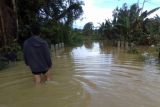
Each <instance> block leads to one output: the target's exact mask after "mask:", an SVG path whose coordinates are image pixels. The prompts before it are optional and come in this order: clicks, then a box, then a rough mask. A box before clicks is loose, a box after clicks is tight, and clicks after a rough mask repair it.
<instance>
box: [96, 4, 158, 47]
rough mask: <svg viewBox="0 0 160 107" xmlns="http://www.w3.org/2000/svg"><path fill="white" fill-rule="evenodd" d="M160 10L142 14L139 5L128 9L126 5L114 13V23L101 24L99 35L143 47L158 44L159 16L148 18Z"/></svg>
mask: <svg viewBox="0 0 160 107" xmlns="http://www.w3.org/2000/svg"><path fill="white" fill-rule="evenodd" d="M159 8H160V7H157V8H155V9H152V10H150V11H147V10H146V11H143V12H142V8H140V7H139V5H138V4H133V5H131V6H130V7H128V6H127V4H126V3H125V4H123V6H122V8H118V7H117V8H116V9H115V10H114V11H113V20H112V21H110V20H106V21H105V22H104V23H102V24H101V26H100V28H99V33H100V34H101V36H102V37H106V38H108V39H110V40H121V41H126V42H129V43H131V42H134V43H136V44H141V45H142V44H143V45H144V44H145V45H151V44H156V43H158V42H160V41H159V40H160V32H159V31H160V20H159V16H156V17H154V18H148V16H149V15H150V14H152V13H154V12H155V11H157V10H158V9H159Z"/></svg>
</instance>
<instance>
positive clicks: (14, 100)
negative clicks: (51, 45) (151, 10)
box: [0, 42, 160, 107]
mask: <svg viewBox="0 0 160 107" xmlns="http://www.w3.org/2000/svg"><path fill="white" fill-rule="evenodd" d="M147 49H148V48H146V49H145V48H141V51H142V52H144V51H147ZM52 56H53V57H52V59H53V67H52V69H51V71H52V77H53V81H52V82H49V83H46V84H43V85H42V86H39V87H36V86H35V85H34V82H33V76H32V74H31V72H30V70H29V68H27V67H26V66H25V65H24V63H23V62H18V63H17V64H16V65H14V66H12V67H10V68H8V69H5V70H3V71H1V72H0V107H159V106H160V67H159V66H158V63H157V62H156V60H155V59H154V57H153V58H146V60H145V61H143V60H141V58H140V55H135V54H127V53H126V52H125V50H124V49H120V48H117V47H110V46H109V45H107V44H105V43H104V42H102V43H100V42H91V43H85V44H84V45H82V46H81V47H76V48H63V49H60V50H57V51H54V52H52Z"/></svg>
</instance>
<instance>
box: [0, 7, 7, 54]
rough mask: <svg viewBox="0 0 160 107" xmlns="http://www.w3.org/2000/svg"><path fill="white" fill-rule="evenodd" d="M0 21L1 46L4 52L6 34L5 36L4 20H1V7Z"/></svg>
mask: <svg viewBox="0 0 160 107" xmlns="http://www.w3.org/2000/svg"><path fill="white" fill-rule="evenodd" d="M0 21H1V25H0V26H1V29H0V30H1V34H2V37H1V38H2V41H3V43H2V45H4V51H6V47H7V39H6V34H5V25H4V19H3V15H2V6H0Z"/></svg>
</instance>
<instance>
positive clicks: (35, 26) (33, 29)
mask: <svg viewBox="0 0 160 107" xmlns="http://www.w3.org/2000/svg"><path fill="white" fill-rule="evenodd" d="M31 32H32V34H33V35H39V34H40V32H41V28H40V24H38V23H34V24H33V25H31Z"/></svg>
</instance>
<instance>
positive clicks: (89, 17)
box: [73, 0, 160, 28]
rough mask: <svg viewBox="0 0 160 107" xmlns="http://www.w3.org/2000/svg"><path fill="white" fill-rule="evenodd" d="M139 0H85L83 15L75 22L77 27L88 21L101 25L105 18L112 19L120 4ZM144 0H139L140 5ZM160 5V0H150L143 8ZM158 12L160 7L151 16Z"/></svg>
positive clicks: (159, 13)
mask: <svg viewBox="0 0 160 107" xmlns="http://www.w3.org/2000/svg"><path fill="white" fill-rule="evenodd" d="M137 1H138V0H84V3H85V5H84V6H83V10H84V13H83V16H82V17H81V19H79V20H77V21H76V22H74V25H73V26H74V27H75V28H83V26H84V25H85V24H86V23H88V22H93V24H94V26H99V24H98V23H102V22H104V21H105V19H110V20H112V11H113V10H114V9H115V8H116V7H117V6H118V7H122V4H123V3H127V4H128V6H130V5H132V4H133V3H137ZM142 2H143V0H139V3H140V6H142ZM158 6H160V0H148V2H146V3H145V5H144V9H143V10H151V9H153V8H156V7H158ZM156 14H158V15H159V16H160V9H159V10H158V11H156V12H155V13H154V14H152V15H151V16H150V17H154V16H155V15H156Z"/></svg>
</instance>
